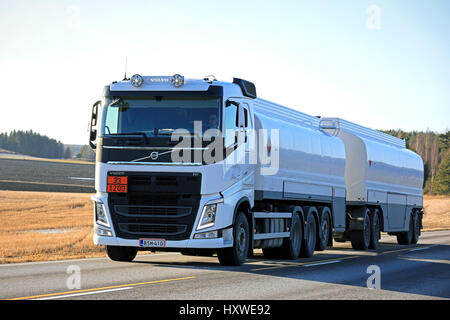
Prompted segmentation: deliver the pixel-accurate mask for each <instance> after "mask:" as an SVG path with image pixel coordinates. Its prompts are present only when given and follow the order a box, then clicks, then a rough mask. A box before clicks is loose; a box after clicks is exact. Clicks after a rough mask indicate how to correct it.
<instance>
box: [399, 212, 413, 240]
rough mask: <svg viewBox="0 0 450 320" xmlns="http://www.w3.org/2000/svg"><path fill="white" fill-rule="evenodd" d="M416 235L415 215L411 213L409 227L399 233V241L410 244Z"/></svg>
mask: <svg viewBox="0 0 450 320" xmlns="http://www.w3.org/2000/svg"><path fill="white" fill-rule="evenodd" d="M413 236H414V215H413V214H411V217H410V218H409V229H408V231H406V232H400V233H398V234H397V243H398V244H402V245H408V244H411V243H413Z"/></svg>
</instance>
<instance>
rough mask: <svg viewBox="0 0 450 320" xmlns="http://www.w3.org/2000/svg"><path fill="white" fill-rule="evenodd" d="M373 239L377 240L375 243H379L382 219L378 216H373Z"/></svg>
mask: <svg viewBox="0 0 450 320" xmlns="http://www.w3.org/2000/svg"><path fill="white" fill-rule="evenodd" d="M373 232H374V235H373V239H374V241H375V243H378V235H379V233H380V221H379V219H378V216H374V217H373Z"/></svg>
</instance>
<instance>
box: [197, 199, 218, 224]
mask: <svg viewBox="0 0 450 320" xmlns="http://www.w3.org/2000/svg"><path fill="white" fill-rule="evenodd" d="M216 210H217V203H214V204H207V205H206V206H204V207H203V212H202V216H201V217H200V222H199V224H198V227H197V230H200V229H204V228H208V227H212V226H213V225H214V222H215V221H216Z"/></svg>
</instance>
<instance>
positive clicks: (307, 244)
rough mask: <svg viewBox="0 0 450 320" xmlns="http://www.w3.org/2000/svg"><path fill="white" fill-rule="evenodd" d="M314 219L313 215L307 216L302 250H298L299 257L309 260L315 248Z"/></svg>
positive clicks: (315, 230)
mask: <svg viewBox="0 0 450 320" xmlns="http://www.w3.org/2000/svg"><path fill="white" fill-rule="evenodd" d="M316 234H317V229H316V219H315V218H314V215H313V214H309V215H308V217H307V221H306V225H305V238H304V240H305V241H303V243H302V249H301V250H300V257H302V258H311V257H312V256H313V255H314V249H315V247H316V237H317V236H316Z"/></svg>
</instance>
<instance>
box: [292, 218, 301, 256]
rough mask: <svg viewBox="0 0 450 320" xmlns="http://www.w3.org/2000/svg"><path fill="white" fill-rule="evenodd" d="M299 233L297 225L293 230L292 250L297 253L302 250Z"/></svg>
mask: <svg viewBox="0 0 450 320" xmlns="http://www.w3.org/2000/svg"><path fill="white" fill-rule="evenodd" d="M298 231H299V226H298V224H297V223H296V224H294V225H293V228H292V248H293V250H294V251H295V252H296V251H299V250H300V235H299V234H298Z"/></svg>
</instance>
